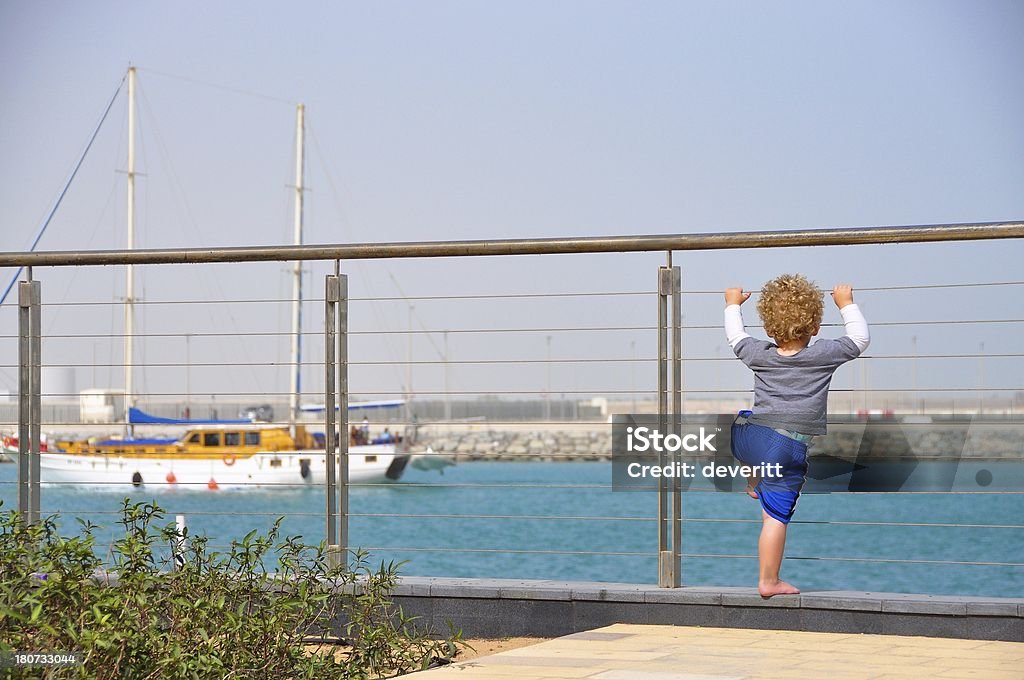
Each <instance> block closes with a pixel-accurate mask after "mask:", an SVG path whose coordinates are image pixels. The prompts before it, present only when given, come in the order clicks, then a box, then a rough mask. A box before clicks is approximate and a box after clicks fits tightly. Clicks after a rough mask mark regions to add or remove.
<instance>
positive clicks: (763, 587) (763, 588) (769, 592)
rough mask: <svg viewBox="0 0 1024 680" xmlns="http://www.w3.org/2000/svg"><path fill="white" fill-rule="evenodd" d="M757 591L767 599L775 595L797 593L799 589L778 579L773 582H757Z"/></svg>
mask: <svg viewBox="0 0 1024 680" xmlns="http://www.w3.org/2000/svg"><path fill="white" fill-rule="evenodd" d="M757 592H758V593H760V594H761V597H763V598H764V599H766V600H767V599H768V598H769V597H773V596H775V595H799V594H800V589H799V588H797V587H796V586H794V585H791V584H789V583H786V582H785V581H783V580H781V579H780V580H778V581H775V582H774V583H769V582H765V581H761V582H760V583H758V584H757Z"/></svg>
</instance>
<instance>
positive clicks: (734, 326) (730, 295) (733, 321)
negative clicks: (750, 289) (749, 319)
mask: <svg viewBox="0 0 1024 680" xmlns="http://www.w3.org/2000/svg"><path fill="white" fill-rule="evenodd" d="M749 297H750V293H744V292H743V289H742V288H727V289H726V291H725V303H726V304H725V337H726V339H727V340H728V341H729V346H730V347H732V348H733V349H736V345H738V344H739V342H740V340H742V339H743V338H749V337H750V335H749V334H748V333H747V332H746V331H744V330H743V314H742V313H741V312H740V305H742V304H743V303H744V302H746V301H747V298H749Z"/></svg>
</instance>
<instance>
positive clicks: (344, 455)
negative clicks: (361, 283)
mask: <svg viewBox="0 0 1024 680" xmlns="http://www.w3.org/2000/svg"><path fill="white" fill-rule="evenodd" d="M337 332H338V355H337V364H338V368H337V375H338V404H339V406H340V408H339V409H338V428H339V429H340V431H341V437H340V438H339V441H338V459H339V463H340V466H339V469H340V474H339V479H338V491H339V492H340V493H339V499H338V546H339V548H340V549H341V553H342V555H343V556H345V559H346V560H347V555H348V547H349V538H348V492H349V486H348V466H349V461H348V445H349V437H348V401H349V397H348V275H347V274H340V273H339V274H338V331H337Z"/></svg>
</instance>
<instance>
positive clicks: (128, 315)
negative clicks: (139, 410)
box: [124, 66, 135, 435]
mask: <svg viewBox="0 0 1024 680" xmlns="http://www.w3.org/2000/svg"><path fill="white" fill-rule="evenodd" d="M134 249H135V67H134V66H132V67H129V69H128V250H134ZM125 276H126V277H127V278H126V281H125V296H124V409H125V421H124V422H125V433H126V434H128V435H130V434H131V432H132V426H131V422H130V419H129V417H128V414H129V409H131V408H132V407H133V406H134V405H135V395H134V393H133V391H132V383H133V378H134V368H135V367H134V366H133V364H134V360H135V353H134V349H135V348H134V340H135V338H134V334H135V271H134V267H133V266H132V265H130V264H129V265H126V266H125Z"/></svg>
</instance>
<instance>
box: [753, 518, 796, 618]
mask: <svg viewBox="0 0 1024 680" xmlns="http://www.w3.org/2000/svg"><path fill="white" fill-rule="evenodd" d="M761 515H762V520H761V521H762V524H761V537H760V539H759V540H758V541H757V557H758V562H759V565H760V570H761V573H760V576H759V578H758V582H757V591H758V592H759V593H760V594H761V597H765V598H767V597H771V596H773V595H795V594H797V593H799V592H800V589H799V588H797V587H796V586H793V585H790V584H789V583H786V582H785V581H783V580H781V579H779V569H780V568H781V567H782V554H783V552H784V551H785V549H786V525H785V524H783V523H782V522H780V521H779V520H777V519H775V518H774V517H772V516H771V515H769V514H768V513H767V512H765V511H764V510H762V511H761Z"/></svg>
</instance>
